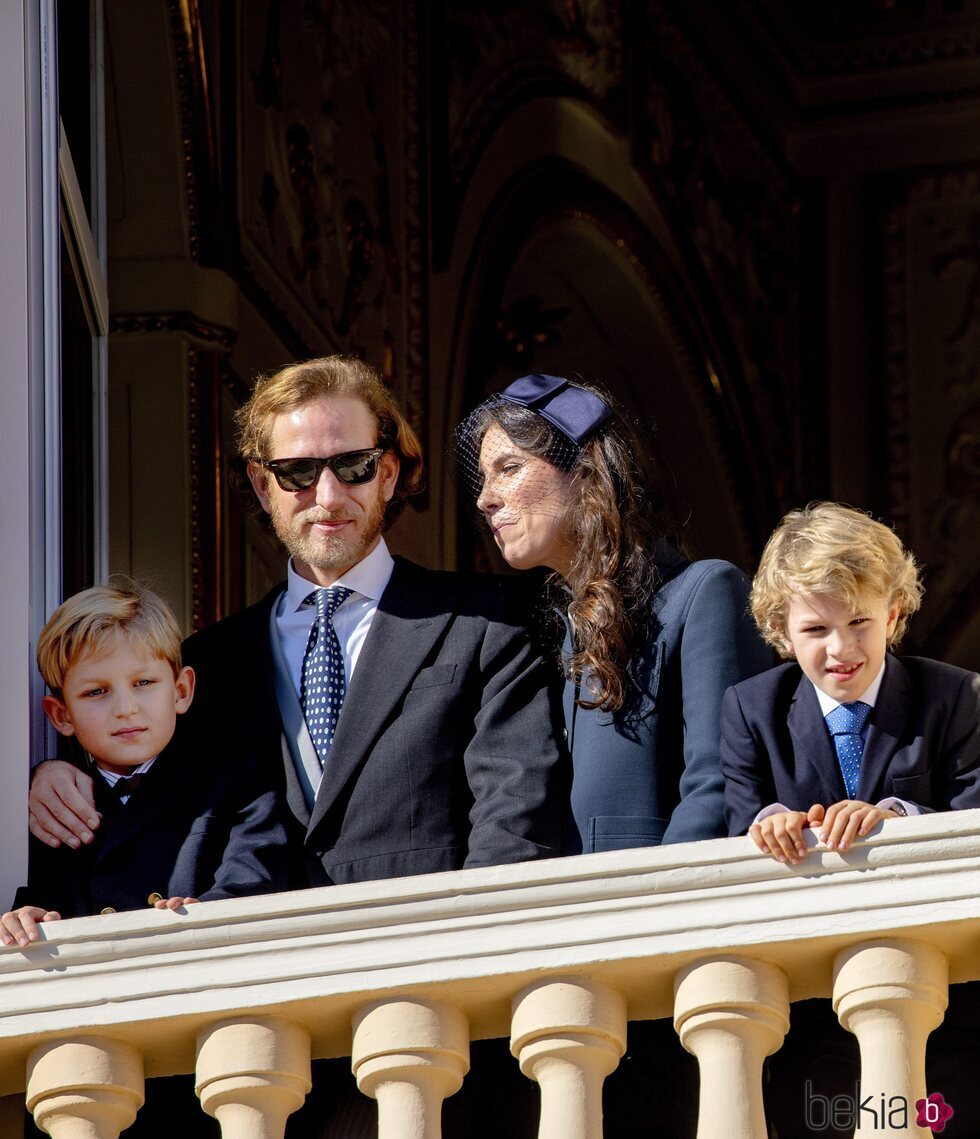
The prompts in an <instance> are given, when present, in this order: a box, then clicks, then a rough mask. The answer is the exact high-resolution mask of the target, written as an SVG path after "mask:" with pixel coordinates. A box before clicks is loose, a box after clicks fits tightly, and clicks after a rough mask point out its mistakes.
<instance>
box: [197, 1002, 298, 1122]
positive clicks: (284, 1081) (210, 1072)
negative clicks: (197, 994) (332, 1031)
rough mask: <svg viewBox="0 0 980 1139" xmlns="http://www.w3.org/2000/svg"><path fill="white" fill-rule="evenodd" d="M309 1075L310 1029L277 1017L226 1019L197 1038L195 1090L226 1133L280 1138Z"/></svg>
mask: <svg viewBox="0 0 980 1139" xmlns="http://www.w3.org/2000/svg"><path fill="white" fill-rule="evenodd" d="M311 1086H312V1084H311V1081H310V1034H309V1032H308V1031H307V1030H306V1028H304V1027H303V1026H302V1025H299V1024H294V1023H293V1022H292V1021H288V1020H281V1019H279V1018H278V1017H257V1018H254V1019H249V1020H226V1021H221V1022H220V1023H218V1024H212V1025H211V1026H210V1027H208V1028H206V1029H204V1031H203V1032H201V1033H200V1034H199V1035H198V1038H197V1084H196V1088H197V1094H198V1095H199V1096H200V1098H201V1105H202V1106H203V1108H204V1110H205V1111H206V1112H207V1113H208V1115H213V1116H214V1117H215V1118H216V1119H217V1120H218V1122H219V1123H220V1124H221V1134H222V1135H223V1136H224V1137H225V1139H282V1134H283V1131H284V1130H285V1127H286V1120H287V1118H288V1117H289V1115H290V1114H291V1113H292V1112H294V1111H296V1109H297V1108H299V1107H301V1106H302V1104H303V1101H304V1100H305V1099H306V1096H307V1093H308V1092H309V1090H310V1088H311Z"/></svg>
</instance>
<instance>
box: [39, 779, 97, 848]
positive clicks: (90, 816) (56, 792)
mask: <svg viewBox="0 0 980 1139" xmlns="http://www.w3.org/2000/svg"><path fill="white" fill-rule="evenodd" d="M28 807H29V810H30V815H29V825H30V828H31V834H32V835H34V837H35V838H36V839H38V840H39V841H41V842H43V843H44V844H45V845H46V846H55V847H57V846H61V845H62V844H63V843H64V844H65V845H67V846H70V847H72V848H73V849H76V850H77V849H78V847H80V846H81V845H82V843H83V842H84V843H88V842H92V840H93V839H94V838H95V835H94V833H93V832H94V831H95V829H96V828H97V827H98V825H99V821H100V816H99V812H98V811H97V810H96V809H95V798H94V795H93V793H92V778H91V776H89V775H86V774H85V772H84V771H80V770H79V769H78V768H77V767H75V766H74V765H73V764H71V763H65V762H64V761H63V760H60V759H48V760H45V761H44V762H43V763H39V764H38V765H37V767H36V768H35V769H34V773H33V776H32V778H31V794H30V798H29V800H28Z"/></svg>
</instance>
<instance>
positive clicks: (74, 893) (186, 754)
mask: <svg viewBox="0 0 980 1139" xmlns="http://www.w3.org/2000/svg"><path fill="white" fill-rule="evenodd" d="M178 728H179V729H184V728H186V725H185V724H183V723H182V722H181V721H178ZM92 778H93V783H94V791H95V805H96V807H97V809H98V810H99V811H100V812H101V813H102V824H101V825H100V826H99V827H98V829H97V830H96V832H95V841H94V842H93V843H92V845H91V846H83V847H81V848H80V849H79V850H72V849H71V848H70V847H68V846H61V847H58V848H57V849H56V850H52V849H51V847H49V846H45V845H44V843H41V842H38V841H37V840H36V839H34V838H32V839H31V851H30V869H29V872H28V884H27V885H26V886H22V887H21V888H20V889H19V890H18V891H17V897H16V899H15V901H14V907H15V908H16V907H17V906H22V905H34V906H44V907H45V908H46V909H51V910H57V911H58V912H59V913H60V914H61V916H62V917H82V916H84V915H86V914H97V913H100V912H101V911H102V910H103V909H104V908H106V907H111V908H112V909H114V910H132V909H141V908H145V907H146V906H147V904H148V902H147V898H148V896H149V895H150V894H151V893H158V894H160V895H162V896H163V897H165V898H168V897H174V896H177V895H183V896H184V897H192V898H199V899H200V900H201V901H214V900H216V899H218V898H234V897H241V896H243V895H246V894H262V893H268V892H270V891H273V890H285V889H286V888H287V858H286V850H285V843H286V832H285V826H284V823H283V817H282V814H281V809H280V807H279V805H278V804H277V801H276V795H275V790H274V788H273V787H271V786H270V784H269V781H268V779H267V778H265V773H264V771H262V769H261V768H260V767H259V765H258V764H256V763H255V762H254V761H253V760H251V759H250V758H249V757H248V755H247V754H246V753H242V754H241V755H237V756H236V755H233V754H228V755H223V756H222V755H216V754H210V755H209V754H206V753H203V752H200V751H198V750H196V749H194V748H192V747H189V746H187V742H186V737H185V736H184V735H183V734H182V732H180V731H179V732H178V734H177V735H175V737H174V739H173V740H172V741H171V743H170V745H169V746H168V747H167V748H166V749H165V750H164V751H163V752H162V753H161V755H160V756H159V758H158V759H157V761H156V763H154V765H153V766H152V767H151V768H150V770H149V771H148V772H147V773H146V774H145V775H144V776H143V778H142V781H141V782H140V784H139V786H138V787H137V788H136V790H135V791H134V792H133V794H132V795H131V796H130V798H129V801H128V802H127V803H126V804H125V805H124V804H122V803H121V802H120V801H119V799H118V798H117V797H116V795H115V793H114V792H113V791H112V790H111V789H110V788H109V786H108V785H107V784H106V782H105V780H104V779H103V778H102V776H101V775H99V774H98V772H93V774H92Z"/></svg>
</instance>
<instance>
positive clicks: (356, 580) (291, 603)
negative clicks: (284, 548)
mask: <svg viewBox="0 0 980 1139" xmlns="http://www.w3.org/2000/svg"><path fill="white" fill-rule="evenodd" d="M394 568H395V562H394V559H393V558H392V556H391V554H390V553H389V552H388V547H387V546H386V545H385V540H384V538H380V539H379V540H378V544H377V545H376V546H375V547H374V549H373V550H372V551H371V552H370V553H369V554H368V555H367V557H366V558H362V559H361V560H360V561H359V562H358V563H357V565H354V566H351V568H350V569H349V570H348V571H347V572H346V573H345V574H343V575H342V576H341V577H339V578H338V579H337V580H336V581H335V582H334V584H335V585H343V586H346V587H347V588H348V589H350V590H353V592H354V593H359V594H360V595H361V596H362V597H369V598H371V600H372V601H379V600H380V599H381V594H382V593H384V591H385V587H386V586H387V585H388V582H389V580H390V579H391V571H392V570H393V569H394ZM316 588H317V586H316V584H315V583H314V582H312V581H310V580H309V579H308V578H305V577H301V576H300V574H298V573H297V572H296V568H295V567H294V565H293V559H292V558H290V559H289V564H288V566H287V569H286V606H285V609H283V610H281V612H284V613H293V612H295V611H296V610H297V609H299V607H300V606H301V605H302V604H303V602H304V601H305V600H306V598H307V597H309V595H310V593H311V592H312V591H313V590H314V589H316Z"/></svg>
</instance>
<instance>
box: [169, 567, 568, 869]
mask: <svg viewBox="0 0 980 1139" xmlns="http://www.w3.org/2000/svg"><path fill="white" fill-rule="evenodd" d="M281 592H282V586H277V587H276V588H275V589H274V590H273V591H272V592H271V593H270V594H269V595H268V596H267V597H266V598H265V599H264V600H263V601H261V602H259V603H258V604H257V605H253V606H251V607H250V608H248V609H246V610H244V611H243V612H241V613H239V614H236V615H235V616H233V617H229V618H227V619H225V620H224V621H219V622H218V623H217V624H215V625H212V626H210V627H208V628H206V629H202V630H201V631H200V632H199V633H195V634H194V636H192V637H191V638H189V640H188V641H187V642H186V645H185V655H186V661H187V663H188V664H190V665H192V666H193V667H194V669H195V670H196V671H197V676H198V688H197V691H198V697H197V698H196V699H195V702H194V706H193V707H192V709H191V710H190V712H189V713H188V721H189V723H188V726H189V727H192V728H193V729H194V730H195V731H196V732H198V733H200V738H201V739H202V740H207V739H208V738H211V739H213V740H214V741H215V742H214V745H213V746H215V747H224V748H230V749H231V750H232V751H234V750H236V749H237V748H240V747H246V748H247V749H248V750H249V751H252V752H255V753H257V754H259V755H261V756H263V757H266V758H267V759H268V761H269V763H270V765H271V767H270V778H274V779H276V780H277V781H278V784H279V785H280V788H281V791H282V794H283V796H284V799H285V801H286V802H287V803H288V807H289V810H288V812H287V816H288V818H287V825H288V829H289V833H290V843H289V845H290V853H291V856H292V871H291V884H292V885H293V886H295V887H303V886H317V885H326V884H329V883H334V882H351V881H365V880H371V879H378V878H397V877H401V876H403V875H407V874H424V873H428V872H432V871H439V870H452V869H455V868H458V867H461V866H463V865H464V863H465V865H467V866H485V865H491V864H495V863H503V862H518V861H521V860H524V859H532V858H542V857H550V856H554V855H557V854H558V853H559V850H560V829H561V817H562V803H563V796H564V795H566V794H567V782H566V779H567V771H566V770H565V769H564V765H563V764H561V758H562V752H561V749H560V748H559V745H558V743H557V740H556V731H555V728H554V717H553V715H552V707H551V695H552V693H551V692H550V691H549V681H550V680H551V679H552V678H555V679H557V672H556V670H555V667H554V665H552V664H550V663H548V662H545V661H544V660H543V658H542V657H541V655H540V653H539V652H538V650H537V649H536V648H535V647H533V645H532V644H531V642H530V640H529V638H528V635H527V623H528V618H529V609H530V605H531V601H530V596H531V595H530V593H529V591H528V589H527V588H526V587H525V586H523V585H521V584H518V583H515V582H513V581H510V580H507V579H503V578H497V577H491V576H463V575H460V574H450V573H442V572H437V571H433V570H427V569H423V568H421V567H420V566H416V565H413V564H412V563H411V562H407V561H405V560H404V559H401V558H396V559H395V568H394V571H393V573H392V577H391V580H390V582H389V583H388V586H387V588H386V589H385V591H384V594H383V596H382V597H381V600H380V603H379V605H378V610H377V613H376V614H375V617H374V620H373V622H372V624H371V630H370V632H369V634H368V636H367V639H366V641H365V643H364V646H363V648H362V650H361V653H360V656H359V658H358V662H357V668H356V670H355V672H354V675H353V677H352V679H351V683H350V685H349V687H348V690H347V695H346V697H345V699H344V706H343V709H342V711H341V715H340V721H339V724H338V727H337V732H336V735H335V737H334V740H333V744H332V747H331V751H330V756H329V759H328V761H327V765H326V770H325V772H324V775H323V779H322V782H321V784H320V789H319V793H318V795H317V798H316V802H315V804H314V806H313V810H312V811H310V810H308V809H307V805H306V801H305V799H304V797H303V793H302V789H301V787H300V784H299V781H298V779H297V777H296V773H295V769H294V767H293V762H292V757H291V754H290V750H289V745H288V743H287V741H286V738H285V736H284V734H283V726H282V719H281V716H280V712H279V706H278V703H277V700H276V693H275V675H274V664H273V655H272V647H271V641H270V634H271V616H272V612H273V607H274V605H275V603H276V601H277V599H278V597H279V595H280V594H281Z"/></svg>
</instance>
